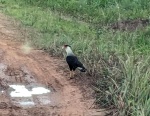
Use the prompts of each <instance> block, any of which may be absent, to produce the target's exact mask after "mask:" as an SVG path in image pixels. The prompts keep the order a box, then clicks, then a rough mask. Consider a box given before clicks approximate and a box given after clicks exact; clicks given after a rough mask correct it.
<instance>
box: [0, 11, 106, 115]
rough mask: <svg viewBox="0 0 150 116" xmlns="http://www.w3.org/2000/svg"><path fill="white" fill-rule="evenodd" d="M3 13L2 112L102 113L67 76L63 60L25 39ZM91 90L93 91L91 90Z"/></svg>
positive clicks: (0, 45)
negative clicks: (22, 38) (18, 40)
mask: <svg viewBox="0 0 150 116" xmlns="http://www.w3.org/2000/svg"><path fill="white" fill-rule="evenodd" d="M19 38H21V35H20V34H19V30H17V28H16V27H15V26H14V25H13V23H12V22H11V20H10V19H9V18H8V17H6V16H5V15H3V14H2V13H0V116H103V115H104V114H103V113H102V112H98V111H97V110H96V109H93V108H90V107H91V105H92V104H93V101H94V99H92V98H91V99H90V98H89V99H86V98H84V97H83V94H82V91H81V89H80V87H79V86H77V85H76V84H73V80H68V79H67V75H68V74H67V72H66V71H64V70H63V68H68V67H66V64H65V62H64V61H63V60H60V59H57V58H54V57H51V56H50V55H48V54H47V53H45V52H44V51H41V50H35V49H32V48H30V47H29V46H27V45H26V44H25V43H23V42H17V41H16V40H17V39H19ZM89 92H90V91H89Z"/></svg>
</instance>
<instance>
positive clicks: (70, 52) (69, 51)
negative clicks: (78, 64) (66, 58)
mask: <svg viewBox="0 0 150 116" xmlns="http://www.w3.org/2000/svg"><path fill="white" fill-rule="evenodd" d="M66 52H67V55H74V54H73V52H72V50H71V48H70V47H67V48H66Z"/></svg>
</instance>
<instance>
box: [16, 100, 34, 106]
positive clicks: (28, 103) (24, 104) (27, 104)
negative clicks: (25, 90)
mask: <svg viewBox="0 0 150 116" xmlns="http://www.w3.org/2000/svg"><path fill="white" fill-rule="evenodd" d="M19 104H20V105H23V106H31V105H32V106H34V105H35V104H34V102H32V101H31V102H26V101H25V102H19Z"/></svg>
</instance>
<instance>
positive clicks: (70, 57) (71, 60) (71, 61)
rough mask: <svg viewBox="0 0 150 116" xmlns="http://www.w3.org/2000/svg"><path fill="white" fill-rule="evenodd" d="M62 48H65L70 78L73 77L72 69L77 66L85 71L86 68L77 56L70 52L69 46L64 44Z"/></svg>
mask: <svg viewBox="0 0 150 116" xmlns="http://www.w3.org/2000/svg"><path fill="white" fill-rule="evenodd" d="M62 49H65V51H66V53H67V56H66V61H67V63H68V65H69V68H70V78H72V77H74V75H75V73H74V71H75V70H76V68H78V69H79V70H80V71H81V72H86V68H85V67H84V66H83V64H82V63H81V62H80V61H79V60H78V58H77V57H76V56H75V55H74V53H73V52H72V50H71V46H69V45H64V46H63V47H62Z"/></svg>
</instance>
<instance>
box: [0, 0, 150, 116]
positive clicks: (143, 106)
mask: <svg viewBox="0 0 150 116" xmlns="http://www.w3.org/2000/svg"><path fill="white" fill-rule="evenodd" d="M0 8H1V11H2V12H4V13H6V14H8V15H10V16H12V17H14V18H15V19H17V20H19V21H20V22H21V23H22V24H23V25H25V26H26V27H29V28H32V29H34V30H35V31H36V33H31V34H30V35H31V37H32V39H31V42H32V44H33V45H35V46H36V47H38V48H39V49H44V50H46V51H47V52H50V53H51V54H53V55H62V51H61V46H62V45H63V44H66V43H67V44H70V45H71V46H72V48H73V50H74V51H75V53H76V54H77V55H78V56H79V57H80V59H82V61H83V62H84V63H85V65H86V67H87V68H88V72H89V74H90V75H91V76H92V77H91V78H92V79H91V80H92V81H93V82H94V83H93V82H92V83H93V88H94V89H95V93H96V99H97V100H96V103H97V104H98V105H99V106H100V107H105V108H110V107H111V108H112V106H113V108H114V109H115V110H114V112H113V115H116V116H117V115H118V116H149V115H150V66H149V65H150V25H149V23H150V20H149V19H150V1H149V0H44V1H43V0H0Z"/></svg>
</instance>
